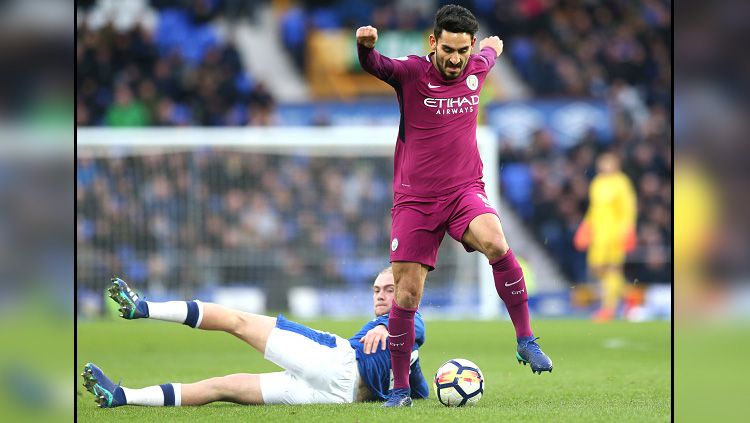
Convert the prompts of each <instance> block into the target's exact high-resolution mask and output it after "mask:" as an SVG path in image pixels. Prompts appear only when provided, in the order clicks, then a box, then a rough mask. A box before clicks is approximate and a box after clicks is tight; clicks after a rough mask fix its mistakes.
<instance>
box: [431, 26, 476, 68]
mask: <svg viewBox="0 0 750 423" xmlns="http://www.w3.org/2000/svg"><path fill="white" fill-rule="evenodd" d="M476 41H477V39H476V37H472V36H471V35H469V34H467V33H466V32H448V31H446V30H443V32H442V33H441V34H440V37H439V38H438V39H435V35H434V34H430V49H431V50H432V51H433V52H435V66H436V67H437V69H438V70H439V71H440V73H441V74H442V75H443V77H444V78H445V79H455V78H458V76H459V75H461V72H462V71H463V70H464V68H465V67H466V64H467V63H469V55H471V49H472V48H473V47H474V43H475V42H476Z"/></svg>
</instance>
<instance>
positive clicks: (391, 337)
mask: <svg viewBox="0 0 750 423" xmlns="http://www.w3.org/2000/svg"><path fill="white" fill-rule="evenodd" d="M416 311H417V309H416V308H403V307H399V306H398V304H396V300H395V299H394V300H393V305H392V306H391V312H390V314H389V315H388V350H389V351H390V354H391V367H392V368H393V388H394V389H395V388H408V387H409V365H410V364H411V349H412V348H413V347H414V338H415V334H414V313H415V312H416Z"/></svg>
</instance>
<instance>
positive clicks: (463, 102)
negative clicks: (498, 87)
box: [357, 44, 497, 197]
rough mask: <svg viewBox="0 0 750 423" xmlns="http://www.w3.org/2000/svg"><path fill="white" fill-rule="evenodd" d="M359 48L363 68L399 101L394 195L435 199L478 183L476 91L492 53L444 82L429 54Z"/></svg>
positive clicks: (484, 52)
mask: <svg viewBox="0 0 750 423" xmlns="http://www.w3.org/2000/svg"><path fill="white" fill-rule="evenodd" d="M357 47H358V52H359V63H360V64H361V65H362V68H363V69H364V70H366V71H367V72H369V73H371V74H373V75H375V76H376V77H377V78H379V79H381V80H383V81H385V82H387V83H388V84H389V85H391V86H392V87H393V88H394V89H395V90H396V96H397V97H398V104H399V108H400V111H401V123H400V125H399V130H398V140H397V142H396V153H395V158H394V169H393V170H394V175H393V191H394V192H395V193H400V194H409V195H415V196H420V197H435V196H439V195H443V194H447V193H450V192H453V191H455V190H456V189H458V188H459V187H461V186H465V185H466V184H468V183H471V182H474V181H477V180H481V178H482V160H481V159H480V157H479V149H478V148H477V117H478V113H479V93H480V91H481V90H482V84H483V83H484V78H485V77H486V76H487V72H489V70H490V69H491V68H492V66H493V65H494V64H495V58H496V57H497V56H496V53H495V50H494V49H492V48H491V47H485V48H484V49H482V51H481V52H480V53H479V54H472V55H471V56H470V57H469V62H468V63H467V64H466V67H465V68H464V70H463V72H462V73H461V75H459V76H458V77H457V78H456V79H453V80H447V79H445V78H443V75H442V74H441V73H440V71H438V70H437V69H436V68H435V66H434V65H433V64H432V61H431V55H426V56H415V55H411V56H407V57H400V58H396V59H391V58H388V57H385V56H383V55H381V54H380V53H378V51H377V50H375V49H369V48H367V47H364V46H362V45H361V44H357ZM431 54H433V53H431Z"/></svg>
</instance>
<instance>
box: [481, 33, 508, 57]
mask: <svg viewBox="0 0 750 423" xmlns="http://www.w3.org/2000/svg"><path fill="white" fill-rule="evenodd" d="M485 47H492V48H493V49H494V50H495V52H496V53H497V55H498V56H500V53H502V52H503V40H501V39H500V38H499V37H497V36H493V37H487V38H485V39H483V40H482V41H480V42H479V51H482V49H483V48H485Z"/></svg>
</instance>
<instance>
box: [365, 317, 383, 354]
mask: <svg viewBox="0 0 750 423" xmlns="http://www.w3.org/2000/svg"><path fill="white" fill-rule="evenodd" d="M375 322H376V325H375V327H373V328H372V329H370V330H369V331H367V333H366V334H365V336H363V337H362V338H361V339H360V340H359V342H361V343H363V344H365V345H364V351H365V354H372V353H374V352H376V351H377V350H378V347H380V348H381V349H382V350H385V348H386V346H387V345H388V315H387V314H386V315H383V316H380V317H378V318H377V319H376V320H375Z"/></svg>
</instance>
